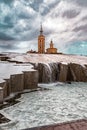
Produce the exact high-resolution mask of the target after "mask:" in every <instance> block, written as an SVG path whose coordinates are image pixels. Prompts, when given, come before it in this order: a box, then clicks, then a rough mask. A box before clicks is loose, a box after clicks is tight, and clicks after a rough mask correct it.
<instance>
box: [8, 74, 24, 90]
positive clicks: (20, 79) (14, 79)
mask: <svg viewBox="0 0 87 130" xmlns="http://www.w3.org/2000/svg"><path fill="white" fill-rule="evenodd" d="M10 86H11V93H13V92H19V91H23V89H24V75H23V74H14V75H11V76H10Z"/></svg>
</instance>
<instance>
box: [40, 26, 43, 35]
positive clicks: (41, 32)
mask: <svg viewBox="0 0 87 130" xmlns="http://www.w3.org/2000/svg"><path fill="white" fill-rule="evenodd" d="M40 35H43V27H42V23H41V27H40Z"/></svg>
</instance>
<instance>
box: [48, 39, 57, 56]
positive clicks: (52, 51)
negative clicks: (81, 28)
mask: <svg viewBox="0 0 87 130" xmlns="http://www.w3.org/2000/svg"><path fill="white" fill-rule="evenodd" d="M53 45H54V44H53V41H52V40H51V42H50V48H47V49H46V53H48V54H56V53H57V48H54V47H53Z"/></svg>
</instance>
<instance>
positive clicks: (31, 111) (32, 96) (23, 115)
mask: <svg viewBox="0 0 87 130" xmlns="http://www.w3.org/2000/svg"><path fill="white" fill-rule="evenodd" d="M39 86H40V87H45V88H48V89H49V90H44V91H37V92H33V93H26V94H23V95H22V96H21V98H20V99H18V100H20V101H21V102H20V103H18V104H15V105H14V106H11V107H9V108H5V109H3V110H2V111H1V113H2V114H4V115H5V116H6V117H8V118H9V119H11V122H9V123H7V124H2V125H0V128H2V129H6V130H20V129H24V128H31V127H35V126H42V125H47V124H53V123H60V122H66V121H72V120H77V119H87V83H72V84H65V83H51V84H39Z"/></svg>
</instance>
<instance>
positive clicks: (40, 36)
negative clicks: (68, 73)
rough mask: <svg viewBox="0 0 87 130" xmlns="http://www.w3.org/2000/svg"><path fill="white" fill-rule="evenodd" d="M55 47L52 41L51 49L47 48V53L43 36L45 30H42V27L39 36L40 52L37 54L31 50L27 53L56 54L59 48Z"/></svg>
mask: <svg viewBox="0 0 87 130" xmlns="http://www.w3.org/2000/svg"><path fill="white" fill-rule="evenodd" d="M53 45H54V44H53V42H52V40H51V43H50V48H47V49H46V51H45V36H44V35H43V28H42V25H41V28H40V35H39V36H38V51H37V52H36V51H34V50H30V51H27V53H40V54H45V53H48V54H56V53H57V48H54V47H53Z"/></svg>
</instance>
